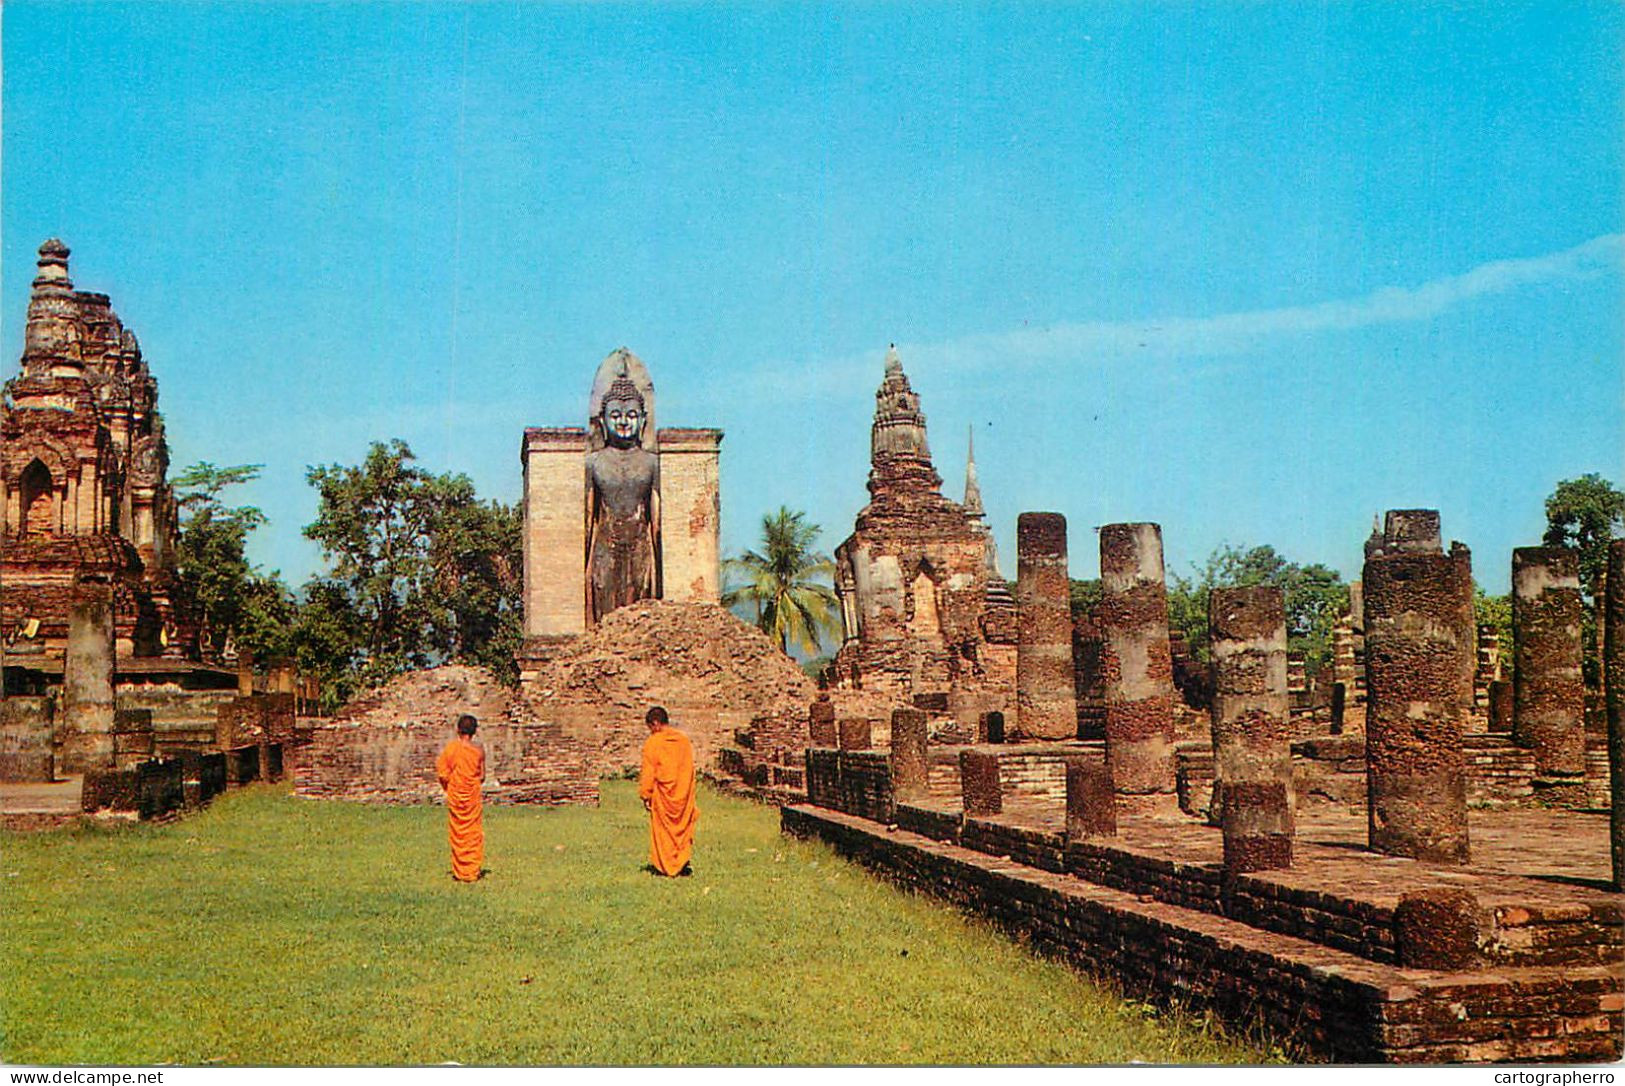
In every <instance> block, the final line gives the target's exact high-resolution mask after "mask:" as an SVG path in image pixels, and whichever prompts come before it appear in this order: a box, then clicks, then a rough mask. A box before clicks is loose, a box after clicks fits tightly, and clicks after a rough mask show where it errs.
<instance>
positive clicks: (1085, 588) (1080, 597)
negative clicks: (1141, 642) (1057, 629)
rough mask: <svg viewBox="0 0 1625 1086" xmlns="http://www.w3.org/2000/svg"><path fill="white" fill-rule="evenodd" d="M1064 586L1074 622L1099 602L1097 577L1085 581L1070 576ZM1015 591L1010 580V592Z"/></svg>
mask: <svg viewBox="0 0 1625 1086" xmlns="http://www.w3.org/2000/svg"><path fill="white" fill-rule="evenodd" d="M1066 587H1067V602H1068V603H1069V604H1070V605H1071V610H1072V621H1074V622H1076V621H1077V620H1078V619H1080V618H1083V617H1084V616H1085V615H1087V614H1088V613H1089V612H1090V611H1092V610H1094V607H1095V605H1096V604H1097V603H1099V602H1100V597H1101V593H1102V590H1101V587H1100V579H1099V578H1098V577H1097V578H1094V579H1093V580H1087V581H1080V580H1078V579H1077V578H1072V579H1070V580H1068V581H1067V585H1066ZM1015 592H1016V583H1015V582H1014V581H1011V582H1010V594H1011V595H1015Z"/></svg>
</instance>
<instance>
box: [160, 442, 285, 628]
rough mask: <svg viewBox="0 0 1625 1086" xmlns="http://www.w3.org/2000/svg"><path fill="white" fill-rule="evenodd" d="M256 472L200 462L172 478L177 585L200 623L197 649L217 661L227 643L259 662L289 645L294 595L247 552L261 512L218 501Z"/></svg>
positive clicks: (251, 468) (249, 466)
mask: <svg viewBox="0 0 1625 1086" xmlns="http://www.w3.org/2000/svg"><path fill="white" fill-rule="evenodd" d="M260 468H261V465H259V464H240V465H237V466H235V467H228V468H220V467H216V466H215V465H213V464H210V463H208V462H207V461H204V462H201V463H197V464H193V465H192V466H191V467H189V468H186V469H185V470H184V471H182V472H180V473H179V474H178V475H177V476H176V477H175V479H174V480H173V486H174V489H175V493H176V505H177V506H178V507H179V512H180V533H179V537H178V540H177V546H176V567H177V569H176V572H177V576H178V579H179V582H180V585H179V587H180V591H181V595H182V597H183V598H184V599H186V601H187V602H188V604H189V605H190V607H191V610H192V612H193V614H195V615H196V616H197V618H198V620H199V625H200V634H201V636H200V642H201V644H200V648H201V649H202V651H203V653H204V654H205V655H206V656H208V657H210V658H218V656H219V655H220V653H221V652H222V651H224V649H225V648H226V645H227V644H228V643H231V644H235V645H237V646H239V647H241V648H244V649H247V650H248V651H250V652H252V653H253V654H254V655H255V656H256V657H257V658H260V659H265V658H266V657H270V656H281V655H285V654H287V653H288V652H289V651H290V649H291V648H292V634H293V628H294V624H295V618H296V614H295V606H294V600H293V594H292V593H291V592H289V591H288V588H287V586H286V585H285V584H283V583H282V578H281V577H280V576H279V575H277V574H276V573H263V572H261V571H260V570H259V569H258V567H256V566H255V565H254V564H253V563H251V562H249V560H248V557H247V553H246V548H247V544H248V536H249V533H250V532H252V531H253V530H254V529H255V528H258V527H259V526H260V525H262V524H264V523H265V514H264V513H263V512H261V511H260V510H259V509H258V508H256V507H255V506H252V505H237V506H228V505H227V504H225V502H224V501H223V500H222V499H221V494H222V493H223V492H224V491H225V490H227V489H228V488H230V487H233V486H237V485H240V484H242V483H246V482H250V481H251V480H253V479H256V478H258V477H259V473H260Z"/></svg>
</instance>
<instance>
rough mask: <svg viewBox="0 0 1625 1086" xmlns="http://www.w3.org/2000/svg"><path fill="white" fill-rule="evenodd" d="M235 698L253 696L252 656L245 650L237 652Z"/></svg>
mask: <svg viewBox="0 0 1625 1086" xmlns="http://www.w3.org/2000/svg"><path fill="white" fill-rule="evenodd" d="M237 696H238V697H240V698H251V697H253V696H254V654H253V653H252V652H249V651H248V650H247V649H239V650H238V651H237Z"/></svg>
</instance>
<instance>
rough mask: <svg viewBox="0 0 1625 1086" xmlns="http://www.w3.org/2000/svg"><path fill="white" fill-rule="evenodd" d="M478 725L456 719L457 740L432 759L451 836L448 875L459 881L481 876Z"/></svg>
mask: <svg viewBox="0 0 1625 1086" xmlns="http://www.w3.org/2000/svg"><path fill="white" fill-rule="evenodd" d="M478 727H479V725H478V724H477V723H476V722H475V720H474V718H473V717H471V716H469V715H468V714H467V713H464V714H463V715H462V716H460V717H458V718H457V738H456V739H453V740H452V741H451V742H449V743H447V744H446V749H445V750H442V751H441V752H440V757H439V758H438V759H436V760H435V763H434V771H435V775H436V776H437V777H439V778H440V787H441V788H443V789H445V790H446V824H447V827H448V830H449V832H450V835H451V874H452V877H453V878H455V879H456V880H457V881H458V882H473V881H474V880H475V879H477V878H479V877H480V865H481V864H483V863H484V862H485V821H484V816H483V814H482V812H481V810H480V784H481V783H482V782H483V781H484V780H485V749H484V748H483V747H481V746H480V745H479V744H478V743H476V742H474V732H475V731H476V730H477V729H478Z"/></svg>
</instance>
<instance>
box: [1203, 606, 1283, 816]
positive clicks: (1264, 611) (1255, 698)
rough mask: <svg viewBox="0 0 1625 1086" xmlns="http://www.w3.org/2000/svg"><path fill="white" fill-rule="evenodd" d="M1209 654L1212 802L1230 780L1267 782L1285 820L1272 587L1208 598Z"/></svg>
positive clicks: (1279, 662)
mask: <svg viewBox="0 0 1625 1086" xmlns="http://www.w3.org/2000/svg"><path fill="white" fill-rule="evenodd" d="M1207 614H1208V630H1209V635H1210V638H1211V644H1212V652H1213V705H1212V718H1213V801H1212V803H1211V808H1212V810H1213V812H1214V814H1215V815H1218V814H1219V813H1220V811H1221V810H1222V809H1223V798H1224V792H1225V790H1226V789H1228V788H1229V787H1230V786H1231V785H1232V784H1260V783H1267V782H1270V781H1274V782H1276V783H1278V784H1279V785H1280V786H1281V788H1282V791H1283V794H1284V795H1285V797H1286V799H1285V805H1284V807H1283V812H1284V816H1285V821H1284V823H1283V824H1282V825H1280V826H1278V827H1275V828H1274V832H1277V833H1285V834H1287V835H1288V837H1289V838H1290V836H1291V834H1292V825H1293V818H1292V816H1293V807H1294V799H1293V790H1292V735H1291V714H1290V712H1289V711H1288V707H1287V693H1286V681H1287V680H1286V603H1285V598H1284V596H1283V594H1282V592H1281V590H1280V589H1279V588H1272V587H1269V586H1267V585H1259V586H1256V587H1252V588H1216V589H1214V590H1213V591H1212V593H1210V594H1209V596H1208V610H1207Z"/></svg>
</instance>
